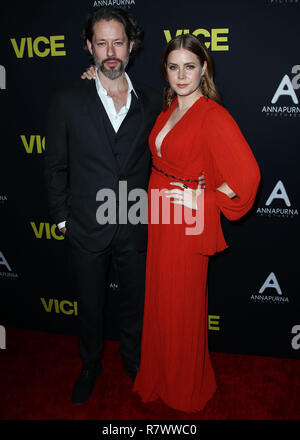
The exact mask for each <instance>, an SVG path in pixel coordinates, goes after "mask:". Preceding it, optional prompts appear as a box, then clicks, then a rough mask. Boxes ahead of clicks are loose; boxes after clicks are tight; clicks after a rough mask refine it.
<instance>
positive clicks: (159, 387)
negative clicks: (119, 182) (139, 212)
mask: <svg viewBox="0 0 300 440" xmlns="http://www.w3.org/2000/svg"><path fill="white" fill-rule="evenodd" d="M162 69H163V72H164V76H165V79H166V92H165V109H164V110H163V111H162V113H161V114H160V115H159V116H158V118H157V121H156V123H155V125H154V128H153V130H152V133H151V135H150V138H149V143H150V148H151V152H152V157H153V169H152V174H151V178H150V182H149V192H148V197H149V220H148V224H149V237H148V250H147V269H146V296H145V310H144V324H143V339H142V356H141V365H140V369H139V372H138V374H137V377H136V380H135V383H134V391H136V392H137V393H138V394H139V395H140V396H141V399H142V401H143V402H149V401H152V400H155V399H157V398H160V399H161V400H162V401H163V402H165V403H166V404H167V405H168V406H170V407H172V408H174V409H177V410H181V411H185V412H194V411H199V410H202V409H203V408H204V406H205V404H206V403H207V401H208V400H209V399H210V398H211V397H212V396H213V394H214V392H215V390H216V381H215V376H214V371H213V368H212V364H211V360H210V356H209V352H208V342H207V281H206V280H207V268H208V261H209V255H213V254H215V253H216V252H220V251H222V250H224V249H225V248H226V247H227V244H226V242H225V240H224V236H223V233H222V229H221V224H220V211H222V213H223V214H224V215H225V216H226V217H227V218H228V219H230V220H236V219H239V218H240V217H242V216H243V215H244V214H246V212H248V211H249V209H250V208H251V207H252V205H253V202H254V199H255V196H256V192H257V188H258V184H259V181H260V172H259V168H258V165H257V163H256V160H255V158H254V156H253V154H252V152H251V150H250V147H249V146H248V144H247V142H246V140H245V139H244V137H243V135H242V133H241V131H240V129H239V128H238V126H237V124H236V123H235V121H234V120H233V118H232V117H231V116H230V114H229V113H228V112H227V111H226V110H225V109H224V107H222V105H221V100H220V96H219V93H218V91H217V89H216V87H215V85H214V83H213V71H212V61H211V58H210V55H209V53H208V51H207V49H206V47H205V46H204V45H203V44H202V43H201V41H200V40H199V39H198V38H197V37H195V36H193V35H190V34H188V35H181V36H179V37H176V38H175V39H174V40H172V41H171V42H170V43H169V44H168V45H167V47H166V49H165V51H164V54H163V57H162ZM201 173H204V176H205V189H201V185H200V183H199V180H198V179H199V178H198V176H199V175H201ZM157 194H159V195H160V197H159V198H157ZM157 200H159V201H158V202H157ZM166 202H169V203H166ZM167 210H169V211H168V213H167V212H166V211H167ZM187 213H188V214H190V215H191V216H193V218H194V219H195V225H194V231H192V232H188V231H189V230H191V229H189V228H188V227H189V225H190V222H189V221H188V220H187V219H186V218H187V217H186V214H187ZM168 216H169V217H168ZM178 218H179V219H182V221H178ZM192 229H193V228H192Z"/></svg>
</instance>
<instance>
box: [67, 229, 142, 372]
mask: <svg viewBox="0 0 300 440" xmlns="http://www.w3.org/2000/svg"><path fill="white" fill-rule="evenodd" d="M132 234H133V229H132V227H129V226H128V225H119V226H118V229H117V231H116V234H115V235H114V238H113V240H112V242H111V243H110V245H109V246H108V247H107V248H106V249H104V250H102V251H101V252H98V253H91V252H88V251H85V250H83V249H81V248H79V247H77V246H74V245H72V243H71V242H70V240H68V239H67V240H66V243H67V244H68V249H69V257H70V268H71V276H72V277H74V280H73V283H74V285H75V286H76V290H77V297H78V315H79V322H80V328H79V349H80V356H81V357H82V360H83V367H88V366H89V365H91V363H93V362H97V361H98V360H99V359H101V358H102V356H103V348H104V337H103V320H104V319H103V314H104V306H105V299H106V292H107V283H108V275H109V270H110V267H111V266H110V265H111V263H112V260H113V261H114V263H115V266H116V268H117V276H118V282H119V292H120V304H119V323H120V353H121V355H122V358H123V361H124V362H125V363H126V364H127V366H128V367H131V366H138V365H139V362H140V350H141V335H142V323H143V311H144V296H145V270H146V251H144V252H140V251H137V250H136V249H135V247H134V245H133V240H132ZM66 238H67V236H66Z"/></svg>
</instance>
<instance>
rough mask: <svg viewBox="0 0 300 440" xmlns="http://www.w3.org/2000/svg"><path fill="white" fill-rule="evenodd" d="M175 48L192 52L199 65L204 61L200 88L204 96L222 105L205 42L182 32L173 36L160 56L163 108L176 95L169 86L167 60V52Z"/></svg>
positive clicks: (167, 106)
mask: <svg viewBox="0 0 300 440" xmlns="http://www.w3.org/2000/svg"><path fill="white" fill-rule="evenodd" d="M177 49H186V50H189V51H190V52H192V53H194V54H195V55H196V56H197V57H198V59H199V61H200V65H201V66H203V64H204V62H205V61H206V63H207V68H206V70H205V73H204V75H203V77H202V80H201V83H200V84H199V87H200V89H201V92H202V94H203V95H204V96H205V97H206V98H210V99H212V100H213V101H215V102H217V103H218V104H221V105H222V98H221V95H220V93H219V91H218V89H217V87H216V85H215V83H214V80H213V75H214V69H213V61H212V57H211V55H210V53H209V51H208V49H207V48H206V46H205V44H204V43H203V42H202V41H201V40H200V38H198V37H196V36H195V35H192V34H182V35H179V36H177V37H175V38H173V40H171V41H170V42H169V43H168V44H167V46H166V47H165V49H164V52H163V55H162V58H161V72H162V75H163V78H164V80H165V89H164V109H167V108H170V106H171V104H172V102H173V101H174V99H175V97H176V93H175V92H174V90H173V89H172V88H171V86H170V84H169V82H168V74H167V61H168V56H169V54H170V53H171V52H172V51H173V50H177Z"/></svg>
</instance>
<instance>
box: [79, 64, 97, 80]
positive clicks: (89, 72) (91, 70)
mask: <svg viewBox="0 0 300 440" xmlns="http://www.w3.org/2000/svg"><path fill="white" fill-rule="evenodd" d="M95 78H96V68H95V66H93V65H92V66H90V67H88V68H87V69H86V71H85V72H83V74H82V75H81V79H95Z"/></svg>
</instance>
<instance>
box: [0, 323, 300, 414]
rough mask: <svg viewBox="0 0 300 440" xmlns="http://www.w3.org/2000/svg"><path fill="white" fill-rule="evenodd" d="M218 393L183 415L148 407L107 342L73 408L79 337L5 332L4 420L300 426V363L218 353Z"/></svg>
mask: <svg viewBox="0 0 300 440" xmlns="http://www.w3.org/2000/svg"><path fill="white" fill-rule="evenodd" d="M211 356H212V361H213V365H214V368H215V373H216V379H217V384H218V390H217V392H216V394H215V395H214V397H213V398H212V399H211V401H210V402H209V403H208V404H207V406H206V408H205V409H204V410H203V411H202V412H201V413H197V414H195V413H194V414H184V413H181V412H178V411H174V410H172V409H170V408H168V407H166V406H165V405H164V404H163V403H162V402H160V401H157V402H152V403H149V404H142V403H141V402H140V400H139V398H138V396H137V395H135V394H134V393H133V392H132V391H131V386H132V383H131V380H130V378H129V377H128V376H127V375H126V374H125V372H124V371H123V369H122V364H121V357H120V354H119V352H118V342H114V341H107V342H106V348H105V356H104V360H103V366H104V372H103V374H102V376H101V377H100V378H99V379H98V381H97V383H96V386H95V390H94V393H93V395H92V397H91V398H90V400H89V401H88V402H87V403H85V404H84V405H80V406H75V405H73V404H72V403H71V399H70V396H71V392H72V387H73V384H74V382H75V380H76V378H77V376H78V374H79V372H80V369H81V361H80V359H79V357H78V343H77V337H75V336H69V335H67V336H66V335H59V334H52V333H44V332H37V331H29V330H22V329H14V328H6V349H5V350H0V359H1V361H0V380H1V382H0V396H1V405H0V420H137V419H139V420H141V419H142V420H155V419H156V420H182V421H184V420H298V419H300V378H299V361H297V360H293V359H274V358H265V357H259V356H245V355H236V354H235V355H233V354H224V353H212V355H211Z"/></svg>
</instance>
